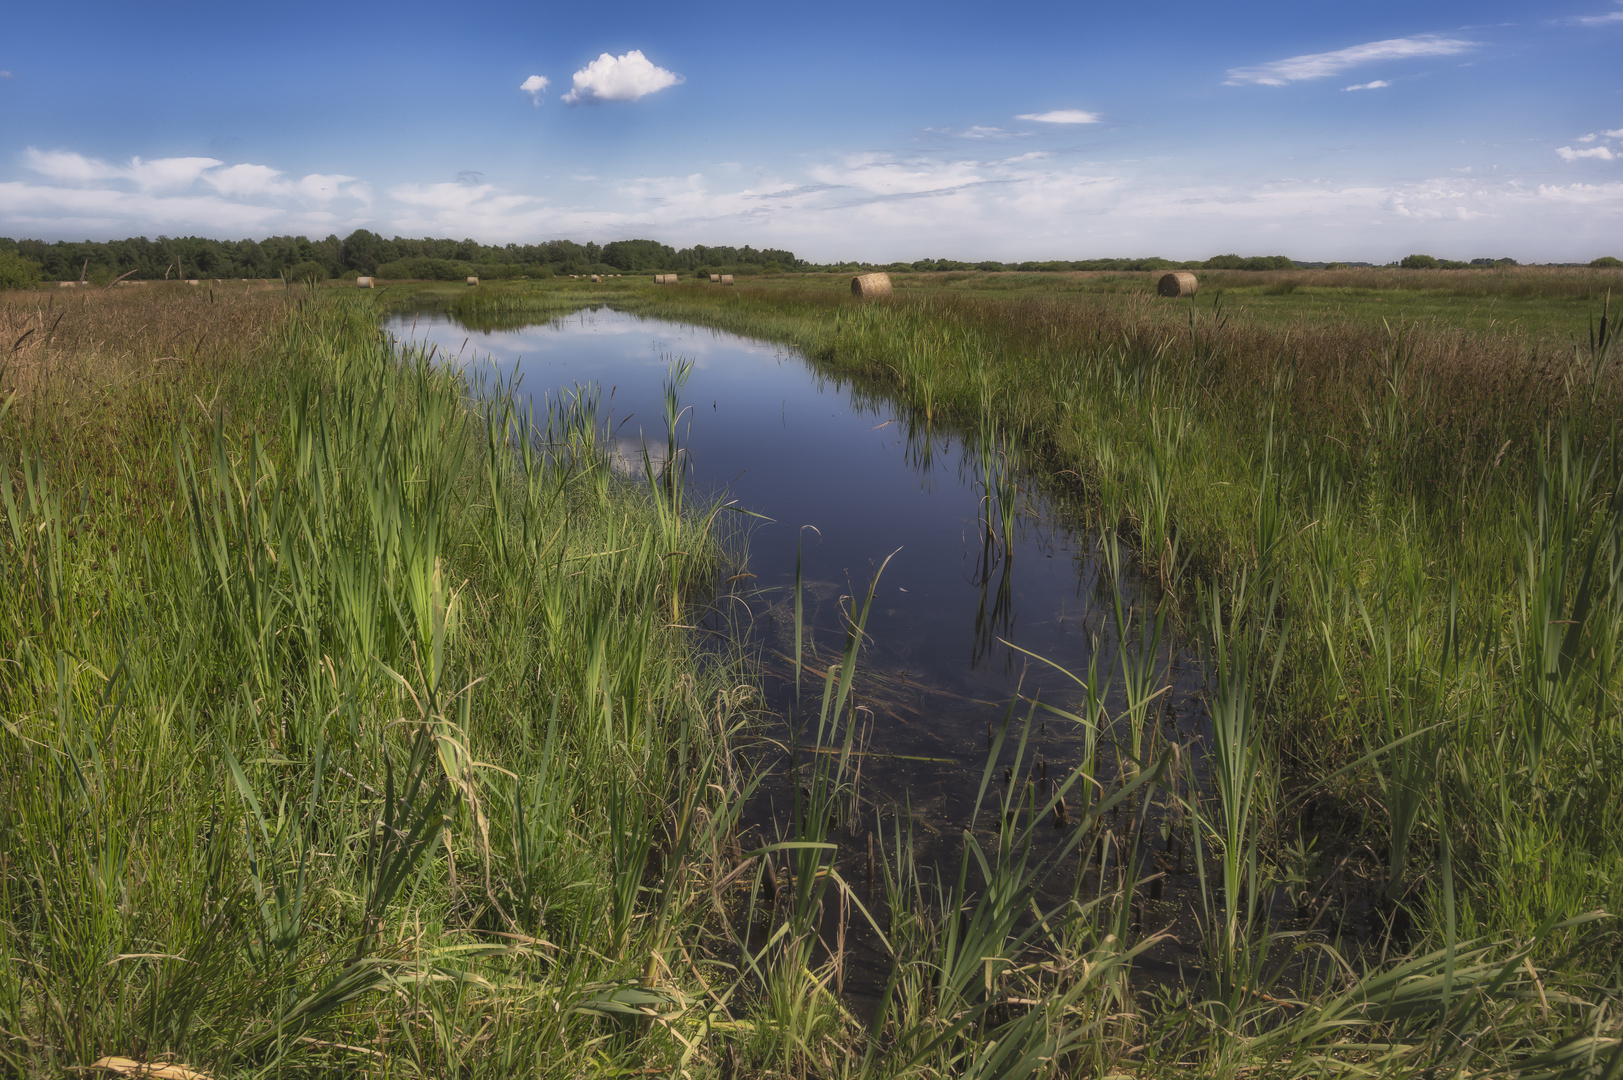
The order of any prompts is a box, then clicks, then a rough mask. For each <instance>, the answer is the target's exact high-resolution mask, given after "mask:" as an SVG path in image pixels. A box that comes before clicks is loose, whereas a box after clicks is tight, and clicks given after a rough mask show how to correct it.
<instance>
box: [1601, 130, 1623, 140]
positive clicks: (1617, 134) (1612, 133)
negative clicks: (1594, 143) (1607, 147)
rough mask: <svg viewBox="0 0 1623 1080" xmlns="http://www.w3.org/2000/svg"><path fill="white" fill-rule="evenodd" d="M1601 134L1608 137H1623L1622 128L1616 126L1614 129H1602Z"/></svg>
mask: <svg viewBox="0 0 1623 1080" xmlns="http://www.w3.org/2000/svg"><path fill="white" fill-rule="evenodd" d="M1601 134H1602V135H1604V136H1606V137H1607V138H1608V139H1623V128H1618V129H1616V130H1615V131H1603V132H1601Z"/></svg>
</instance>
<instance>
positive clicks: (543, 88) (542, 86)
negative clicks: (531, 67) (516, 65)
mask: <svg viewBox="0 0 1623 1080" xmlns="http://www.w3.org/2000/svg"><path fill="white" fill-rule="evenodd" d="M551 85H552V80H551V79H549V78H547V77H546V76H545V75H531V76H530V77H529V78H528V79H525V80H524V81H523V82H521V83H519V84H518V88H519V89H520V90H522V91H524V92H525V93H526V94H528V95H530V104H531V105H534V106H535V107H536V108H540V107H541V95H542V94H544V93H546V92H547V87H549V86H551Z"/></svg>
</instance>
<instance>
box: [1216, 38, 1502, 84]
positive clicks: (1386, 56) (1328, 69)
mask: <svg viewBox="0 0 1623 1080" xmlns="http://www.w3.org/2000/svg"><path fill="white" fill-rule="evenodd" d="M1476 47H1477V42H1474V41H1468V40H1466V39H1465V38H1455V37H1443V36H1442V35H1440V34H1416V35H1414V36H1413V37H1402V38H1388V39H1387V40H1385V41H1370V42H1366V43H1365V44H1363V45H1351V46H1348V47H1347V48H1345V49H1336V50H1334V51H1333V52H1322V53H1307V54H1304V55H1302V56H1292V57H1288V58H1286V59H1284V60H1273V61H1270V62H1269V63H1266V64H1257V65H1255V66H1252V67H1236V68H1229V70H1228V78H1227V79H1226V80H1224V83H1223V85H1224V86H1244V85H1247V84H1252V85H1257V86H1286V85H1288V84H1290V83H1293V82H1306V81H1307V80H1309V79H1324V78H1328V77H1329V76H1331V75H1339V74H1341V73H1342V72H1344V71H1350V70H1352V69H1353V68H1356V67H1363V66H1364V65H1366V64H1375V63H1383V62H1386V61H1392V60H1412V59H1416V58H1419V57H1427V56H1458V55H1460V54H1461V53H1466V52H1470V51H1471V50H1472V49H1474V48H1476Z"/></svg>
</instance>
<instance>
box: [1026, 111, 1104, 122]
mask: <svg viewBox="0 0 1623 1080" xmlns="http://www.w3.org/2000/svg"><path fill="white" fill-rule="evenodd" d="M1015 119H1016V120H1033V121H1035V122H1037V123H1039V124H1097V123H1098V122H1099V121H1100V120H1102V119H1104V118H1103V117H1102V116H1100V115H1099V114H1098V113H1096V112H1088V111H1087V110H1086V109H1050V110H1048V111H1047V112H1040V113H1021V114H1020V115H1019V116H1017V117H1015Z"/></svg>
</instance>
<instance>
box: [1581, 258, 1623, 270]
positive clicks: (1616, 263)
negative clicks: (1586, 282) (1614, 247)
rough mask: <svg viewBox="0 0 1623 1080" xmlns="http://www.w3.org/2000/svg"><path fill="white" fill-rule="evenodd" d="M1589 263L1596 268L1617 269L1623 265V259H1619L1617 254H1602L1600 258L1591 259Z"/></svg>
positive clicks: (1592, 267)
mask: <svg viewBox="0 0 1623 1080" xmlns="http://www.w3.org/2000/svg"><path fill="white" fill-rule="evenodd" d="M1589 265H1590V268H1591V269H1594V270H1615V269H1617V268H1618V267H1620V266H1623V259H1619V258H1618V257H1617V256H1616V255H1602V256H1601V257H1600V258H1598V259H1595V260H1593V261H1591V262H1590V264H1589Z"/></svg>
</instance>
